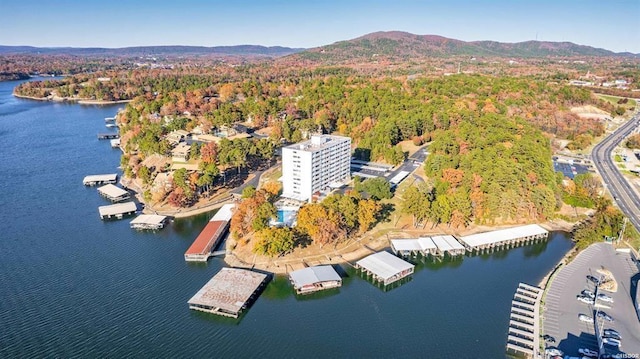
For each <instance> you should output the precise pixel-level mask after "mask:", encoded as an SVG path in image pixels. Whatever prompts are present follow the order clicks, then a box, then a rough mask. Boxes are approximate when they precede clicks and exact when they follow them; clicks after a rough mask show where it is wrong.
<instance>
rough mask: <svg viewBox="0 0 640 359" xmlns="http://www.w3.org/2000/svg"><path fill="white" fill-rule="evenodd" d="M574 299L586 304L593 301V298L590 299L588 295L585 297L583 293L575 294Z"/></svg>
mask: <svg viewBox="0 0 640 359" xmlns="http://www.w3.org/2000/svg"><path fill="white" fill-rule="evenodd" d="M576 299H578V300H579V301H581V302H582V303H586V304H593V303H594V301H593V299H591V298H589V297H585V296H583V295H579V296H577V297H576Z"/></svg>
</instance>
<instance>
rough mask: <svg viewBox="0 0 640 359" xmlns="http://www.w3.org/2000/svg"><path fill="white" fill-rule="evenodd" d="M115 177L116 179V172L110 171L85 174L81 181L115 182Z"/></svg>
mask: <svg viewBox="0 0 640 359" xmlns="http://www.w3.org/2000/svg"><path fill="white" fill-rule="evenodd" d="M117 179H118V174H117V173H110V174H104V175H89V176H85V178H84V179H83V180H82V183H89V182H115V181H116V180H117Z"/></svg>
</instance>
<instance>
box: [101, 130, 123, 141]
mask: <svg viewBox="0 0 640 359" xmlns="http://www.w3.org/2000/svg"><path fill="white" fill-rule="evenodd" d="M113 138H120V134H119V133H117V132H107V133H99V134H98V139H99V140H110V139H113Z"/></svg>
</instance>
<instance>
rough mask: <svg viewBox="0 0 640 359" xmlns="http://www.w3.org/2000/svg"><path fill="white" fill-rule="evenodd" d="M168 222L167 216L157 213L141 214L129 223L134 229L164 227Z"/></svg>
mask: <svg viewBox="0 0 640 359" xmlns="http://www.w3.org/2000/svg"><path fill="white" fill-rule="evenodd" d="M166 223H167V216H160V215H157V214H141V215H139V216H138V217H136V218H134V219H133V220H132V221H131V222H130V223H129V224H130V225H131V228H133V229H151V230H156V229H162V228H164V225H165V224H166Z"/></svg>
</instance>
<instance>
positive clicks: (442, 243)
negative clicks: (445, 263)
mask: <svg viewBox="0 0 640 359" xmlns="http://www.w3.org/2000/svg"><path fill="white" fill-rule="evenodd" d="M431 239H432V240H433V243H435V244H436V246H437V247H438V250H439V251H440V252H449V251H455V250H462V251H464V250H465V248H464V246H463V245H462V244H460V242H458V241H457V240H456V238H455V237H454V236H451V235H446V236H433V237H431Z"/></svg>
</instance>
